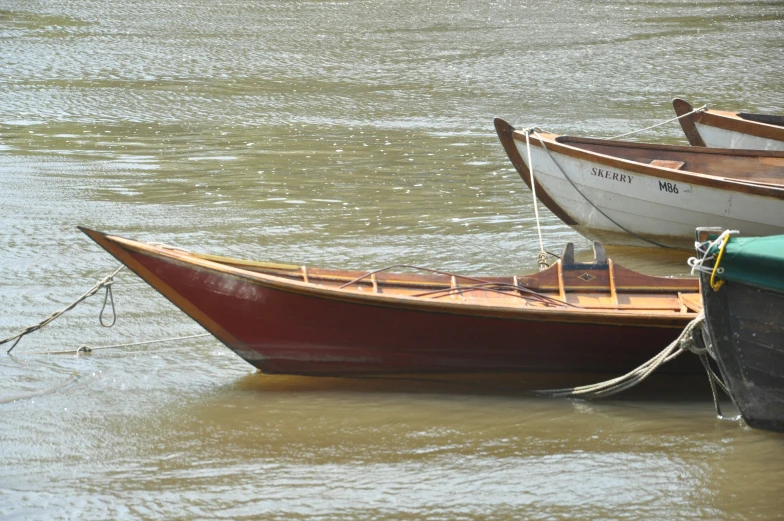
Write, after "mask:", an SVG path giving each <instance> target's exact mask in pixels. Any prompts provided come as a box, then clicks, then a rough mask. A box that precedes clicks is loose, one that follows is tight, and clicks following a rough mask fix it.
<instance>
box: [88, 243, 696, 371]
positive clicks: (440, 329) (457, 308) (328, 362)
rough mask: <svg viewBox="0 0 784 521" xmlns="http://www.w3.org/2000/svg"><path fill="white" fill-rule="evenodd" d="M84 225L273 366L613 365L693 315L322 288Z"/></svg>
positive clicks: (629, 361) (179, 301)
mask: <svg viewBox="0 0 784 521" xmlns="http://www.w3.org/2000/svg"><path fill="white" fill-rule="evenodd" d="M85 232H86V233H88V234H89V235H90V237H92V238H93V239H94V240H96V242H98V244H100V245H101V246H103V247H104V248H105V249H107V250H108V251H109V252H110V253H111V254H112V255H114V256H115V257H117V258H118V259H119V260H120V261H121V262H123V263H124V264H125V265H126V266H128V267H129V268H130V269H131V270H133V271H134V272H135V273H137V274H138V275H139V276H140V277H141V278H142V279H144V280H145V281H147V282H148V283H149V284H150V285H152V286H153V287H154V288H155V289H156V290H158V291H159V292H161V293H162V294H163V295H164V296H166V297H167V298H168V299H169V300H170V301H171V302H173V303H174V304H175V305H176V306H178V307H179V308H180V309H182V310H183V311H184V312H185V313H187V314H188V315H189V316H191V317H192V318H193V319H194V320H196V321H197V322H198V323H199V324H201V325H202V326H203V327H204V328H206V329H207V330H208V331H209V332H210V333H212V334H213V335H214V336H215V337H217V338H218V339H219V340H220V341H221V342H223V343H224V344H225V345H226V346H228V347H229V348H230V349H232V350H233V351H234V352H235V353H237V354H238V355H239V356H240V357H242V358H243V359H244V360H246V361H247V362H249V363H250V364H252V365H254V366H255V367H257V368H259V369H260V370H261V371H262V372H265V373H271V374H297V375H322V376H338V375H372V374H395V373H499V372H503V373H513V372H542V371H547V372H567V373H586V372H613V373H619V372H624V371H627V370H630V369H632V368H634V367H636V366H637V365H639V364H641V363H643V362H645V361H647V360H648V359H649V358H651V357H652V356H653V355H654V354H656V353H658V352H659V351H660V350H661V349H663V348H664V347H665V346H667V345H668V344H669V343H670V342H671V341H672V340H674V339H675V338H676V337H677V336H678V334H679V333H680V331H681V330H682V328H683V327H684V326H685V324H686V323H687V322H688V321H689V320H691V319H692V318H693V317H694V313H671V314H667V315H665V314H661V315H658V314H655V313H650V314H639V315H635V314H631V313H616V314H612V313H603V312H575V311H574V310H571V309H569V308H566V309H553V308H527V307H522V308H517V309H510V308H504V307H499V306H480V305H477V306H467V305H464V304H460V303H459V302H452V301H447V302H444V301H442V300H438V301H435V302H434V301H426V300H424V299H419V298H405V297H399V298H393V297H391V296H390V297H383V295H381V296H379V295H373V294H368V293H367V292H362V291H351V292H349V291H343V290H334V289H325V288H318V287H312V286H313V285H312V284H306V283H303V282H294V281H289V280H283V279H281V278H279V277H269V276H264V275H260V274H257V273H254V272H252V271H246V270H243V269H238V268H236V267H232V266H228V265H226V264H220V263H216V262H211V261H209V260H205V259H203V258H201V259H194V258H190V257H189V256H188V255H186V254H182V253H180V252H177V251H173V250H165V249H162V248H160V247H153V246H150V245H145V244H144V243H139V242H136V241H129V240H127V239H119V238H116V237H111V236H106V235H104V234H100V233H99V232H93V231H89V230H85ZM447 300H448V299H447ZM695 362H696V359H692V357H685V356H684V357H681V358H679V359H677V360H675V362H673V363H672V364H668V365H667V366H665V368H664V369H665V370H667V371H670V372H674V373H684V372H685V373H691V372H697V371H699V367H698V365H699V364H698V363H695Z"/></svg>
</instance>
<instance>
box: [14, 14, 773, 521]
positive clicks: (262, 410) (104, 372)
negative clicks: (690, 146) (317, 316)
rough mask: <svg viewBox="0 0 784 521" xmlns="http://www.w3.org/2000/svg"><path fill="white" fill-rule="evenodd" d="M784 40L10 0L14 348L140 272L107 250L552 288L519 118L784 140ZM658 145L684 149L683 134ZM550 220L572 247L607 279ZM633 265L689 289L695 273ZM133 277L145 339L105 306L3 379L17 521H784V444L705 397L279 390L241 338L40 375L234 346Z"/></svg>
mask: <svg viewBox="0 0 784 521" xmlns="http://www.w3.org/2000/svg"><path fill="white" fill-rule="evenodd" d="M783 30H784V6H782V4H781V3H780V2H764V1H753V2H715V1H710V2H697V3H682V2H671V1H669V2H667V1H661V2H655V1H632V2H626V1H606V2H580V1H564V0H557V1H555V2H549V3H541V2H504V1H497V2H482V1H474V0H465V1H459V2H458V1H444V2H421V1H402V2H380V1H378V0H364V1H363V0H358V1H345V2H329V1H297V0H287V1H278V2H251V1H247V0H243V1H224V2H208V1H204V0H190V1H188V0H186V1H176V2H175V1H171V0H156V1H150V0H138V1H126V2H94V1H90V0H81V1H79V0H73V1H71V0H47V1H38V0H24V1H22V0H3V1H0V338H5V337H7V336H10V335H12V334H15V333H16V332H18V331H19V330H21V329H23V328H24V327H26V326H29V325H31V324H35V323H37V322H39V321H41V320H42V319H44V318H45V317H46V316H48V315H49V314H50V313H52V312H53V311H55V310H57V309H60V308H62V307H64V306H66V305H68V304H70V303H71V302H73V301H74V300H75V299H76V298H77V297H79V295H81V294H82V293H83V292H84V291H86V290H87V289H88V288H89V287H91V286H92V285H93V283H94V282H96V281H97V280H99V279H100V278H102V277H103V276H105V275H107V274H108V273H110V272H111V271H112V270H114V269H115V268H116V266H117V264H116V262H115V261H114V259H112V258H111V257H110V256H109V255H108V254H106V253H105V252H104V251H102V250H100V249H99V247H98V246H97V245H95V244H94V243H92V242H91V241H89V240H88V239H87V238H86V237H85V236H84V235H82V234H81V233H80V232H79V231H78V230H77V229H76V226H77V225H83V226H88V227H91V228H96V229H100V230H104V231H108V232H112V233H115V234H118V235H123V236H128V237H134V238H140V239H144V240H150V241H157V242H164V243H167V244H172V245H176V246H179V247H182V248H187V249H191V250H196V251H202V252H208V253H215V254H221V255H230V256H235V257H243V258H250V259H257V260H271V261H280V262H291V263H298V264H306V265H310V266H325V267H342V268H354V269H366V268H367V269H371V268H378V267H382V266H388V265H392V264H396V263H406V264H418V265H423V266H429V267H432V268H436V269H441V270H448V271H454V272H459V273H463V274H480V273H484V274H497V275H508V274H513V273H520V274H522V273H525V272H528V271H535V270H536V253H537V251H538V249H539V245H538V239H537V229H536V220H535V218H534V210H533V203H532V199H531V194H530V192H529V191H528V190H527V188H526V187H525V185H524V184H523V183H522V181H521V180H520V179H519V177H518V175H517V173H516V172H515V171H514V169H513V168H512V166H511V164H510V163H509V161H508V159H507V158H506V156H505V155H504V152H503V149H502V148H501V146H500V144H499V142H498V140H497V137H496V136H495V133H494V129H493V122H492V120H493V117H495V116H501V117H504V118H505V119H507V120H509V121H510V122H511V123H513V124H515V125H516V126H520V127H523V126H531V125H536V126H539V127H542V128H546V129H548V130H552V131H555V132H559V133H564V134H575V135H590V136H597V137H602V136H603V137H609V136H613V135H618V134H622V133H624V132H629V131H632V130H636V129H641V128H645V127H648V126H651V125H654V124H656V123H659V122H662V121H665V120H667V119H669V118H671V117H673V116H674V113H673V111H672V107H671V105H670V102H671V99H672V98H673V97H676V96H678V97H683V98H685V99H687V100H689V101H692V102H693V103H694V104H695V105H701V104H704V103H708V104H709V105H710V106H711V107H714V108H719V109H727V110H733V109H743V110H746V111H749V112H764V113H779V114H784V94H783V93H782V81H781V80H782V78H783V77H784V66H782V63H783V62H782V58H784V51H783V49H784V46H782V41H783V40H782V35H783V34H784V32H783ZM634 139H638V140H650V141H656V142H667V143H683V144H685V139H684V138H683V136H682V132H681V130H680V127H679V126H678V125H677V123H675V122H672V123H669V124H666V125H663V126H660V127H656V128H653V129H650V130H647V131H645V132H642V133H640V134H637V135H635V136H634ZM539 210H540V214H541V227H542V233H543V238H544V244H545V248H546V249H547V250H549V251H554V252H558V251H560V250H561V249H562V248H563V246H564V244H565V243H566V242H570V241H571V242H574V243H575V245H576V246H577V248H578V250H579V252H580V255H581V256H582V257H583V258H589V257H590V243H589V242H588V241H587V240H585V239H583V238H582V237H580V236H579V235H577V234H575V233H574V232H573V231H572V230H570V229H569V228H568V227H566V226H565V225H563V224H562V223H561V222H560V221H559V220H558V219H557V218H556V217H554V216H553V215H552V214H550V213H549V212H548V211H547V210H546V209H544V208H543V207H541V206H540V208H539ZM609 253H610V255H611V256H612V257H613V258H614V259H615V260H616V262H619V263H621V264H623V265H625V266H627V267H630V268H633V269H636V270H639V271H643V272H646V273H651V274H658V275H686V274H687V273H688V269H687V267H686V264H685V261H686V257H687V256H688V255H687V254H681V253H671V252H658V251H649V250H643V249H609ZM118 279H119V281H118V282H117V284H116V285H115V289H114V295H115V302H116V307H117V314H118V318H117V323H116V325H115V326H114V327H112V328H108V329H107V328H102V327H101V326H100V324H99V321H98V315H99V312H100V310H101V306H102V304H103V299H102V294H99V295H96V296H94V297H92V298H90V299H89V300H87V301H86V302H85V303H83V304H81V305H80V306H78V307H76V308H75V309H74V310H72V311H70V312H69V313H67V314H66V315H65V316H63V317H62V318H60V319H58V320H57V321H55V322H53V323H52V324H50V325H49V326H47V327H46V328H44V329H43V330H41V331H38V332H35V333H32V334H31V335H29V336H27V337H25V338H23V339H22V341H21V342H20V343H19V345H18V346H17V347H16V348H15V349H14V351H13V353H12V356H5V355H3V356H0V418H2V421H0V463H2V464H1V465H0V517H4V518H8V519H118V520H124V519H220V518H227V519H324V520H327V519H406V520H408V519H412V520H413V519H445V520H453V519H509V520H512V519H515V520H516V519H543V520H544V519H577V518H583V519H706V520H707V519H711V520H713V519H728V520H730V519H731V520H735V519H780V518H781V517H782V515H784V514H783V512H784V499H782V497H783V496H784V494H783V493H784V485H782V483H784V438H783V437H782V436H780V435H776V434H772V433H766V432H762V431H754V430H751V429H749V428H748V427H746V426H745V425H743V424H742V423H741V422H723V421H719V420H717V419H715V414H714V413H713V405H712V400H711V397H710V392H709V389H708V386H707V380H706V379H705V378H704V377H702V376H700V377H697V378H689V379H673V378H655V379H654V381H652V382H649V383H646V384H645V385H644V386H643V387H642V388H640V389H637V390H635V391H632V392H631V393H629V394H626V395H620V396H618V397H615V398H613V399H609V400H605V401H597V402H580V401H558V400H545V399H535V398H530V397H528V396H526V395H524V394H523V393H522V392H521V389H526V388H538V387H552V386H557V384H558V381H559V379H558V378H557V377H555V376H541V375H540V376H532V377H530V378H528V379H525V380H520V379H514V378H490V379H479V378H472V379H466V380H464V381H460V382H443V381H440V379H436V378H433V377H427V376H422V377H417V378H406V379H399V378H397V379H336V378H334V379H333V378H321V379H318V378H316V379H314V378H303V377H282V376H275V377H272V376H267V375H262V374H257V373H255V372H254V370H253V368H252V367H251V366H249V365H248V364H246V363H245V362H243V361H242V360H240V359H239V358H238V357H236V356H235V355H234V354H233V353H231V352H230V351H229V350H228V349H227V348H225V347H223V346H222V345H221V344H220V343H218V342H217V341H216V340H215V339H213V338H212V337H195V338H188V339H183V340H178V341H173V342H166V343H159V344H143V345H132V346H126V347H119V348H110V349H96V350H94V351H93V353H92V354H90V355H82V356H74V355H70V354H69V355H44V354H39V353H42V352H47V351H59V350H69V349H70V350H74V349H77V348H78V347H79V346H81V345H90V346H93V347H101V346H111V345H117V344H135V343H138V342H145V341H148V340H155V339H162V338H171V337H182V336H189V335H198V334H200V333H203V330H201V329H200V328H199V327H198V326H197V325H196V324H195V323H193V322H192V321H190V320H189V319H188V318H187V317H186V316H185V315H184V314H182V313H181V312H180V311H178V310H177V309H175V308H174V307H173V306H172V305H171V304H170V303H169V302H168V301H166V300H165V299H164V298H163V297H161V296H159V295H158V294H156V293H155V292H154V291H153V290H152V289H150V288H149V287H147V286H145V285H144V284H143V283H141V282H140V281H139V280H138V279H135V277H134V276H133V275H132V274H129V273H128V272H123V273H121V275H120V276H119V277H118ZM557 342H558V339H553V345H556V344H557ZM3 347H4V348H7V347H8V346H7V345H6V346H3ZM547 347H548V346H543V348H547ZM662 347H664V346H662ZM4 351H5V349H4ZM684 356H685V355H684ZM724 405H725V407H726V409H727V410H728V411H730V412H732V407H731V406H730V405H729V404H726V403H725V404H724Z"/></svg>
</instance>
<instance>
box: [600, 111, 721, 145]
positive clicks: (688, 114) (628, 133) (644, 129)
mask: <svg viewBox="0 0 784 521" xmlns="http://www.w3.org/2000/svg"><path fill="white" fill-rule="evenodd" d="M705 110H708V106H707V105H703V106H702V107H698V108H696V109H694V110H692V111H691V112H687V113H686V114H681V115H680V116H677V117H675V118H670V119H668V120H667V121H662V122H661V123H657V124H655V125H651V126H650V127H645V128H641V129H640V130H633V131H632V132H627V133H626V134H619V135H617V136H613V137H609V138H600V139H619V138H622V137H626V136H631V135H632V134H639V133H640V132H645V131H646V130H650V129H652V128H656V127H661V126H662V125H666V124H667V123H671V122H673V121H678V120H679V119H681V118H685V117H686V116H691V115H692V114H695V113H697V112H702V111H705Z"/></svg>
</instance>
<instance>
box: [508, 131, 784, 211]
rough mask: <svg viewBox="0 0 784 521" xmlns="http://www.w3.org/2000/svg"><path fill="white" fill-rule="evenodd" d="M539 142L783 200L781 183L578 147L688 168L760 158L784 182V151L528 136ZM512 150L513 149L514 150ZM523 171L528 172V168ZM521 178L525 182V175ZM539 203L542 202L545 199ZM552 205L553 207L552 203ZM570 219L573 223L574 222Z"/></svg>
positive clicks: (597, 159)
mask: <svg viewBox="0 0 784 521" xmlns="http://www.w3.org/2000/svg"><path fill="white" fill-rule="evenodd" d="M507 125H508V124H507ZM498 126H499V125H498V124H496V128H498ZM512 138H513V139H514V140H516V141H519V142H521V143H525V135H524V134H523V133H522V132H519V131H513V132H512ZM542 142H544V143H545V145H546V147H547V150H548V151H550V152H557V153H559V154H563V155H566V156H569V157H574V158H577V159H582V160H587V161H593V162H596V163H601V164H602V165H605V166H610V167H615V168H620V169H624V170H629V171H632V172H637V173H640V174H643V175H647V176H653V177H659V178H664V179H670V180H673V181H679V182H683V183H689V184H695V185H701V186H707V187H711V188H718V189H722V190H727V191H732V192H743V193H747V194H752V195H760V196H764V197H772V198H775V199H781V200H784V182H782V184H781V185H780V186H779V185H775V184H772V183H771V184H759V183H755V182H754V181H753V180H751V179H749V180H743V179H733V178H731V177H729V176H727V177H720V176H717V175H711V174H703V173H700V172H694V171H687V170H675V169H671V168H664V167H658V166H653V165H650V164H645V163H642V162H637V161H634V160H630V159H624V158H621V157H617V156H613V155H608V154H602V153H598V152H593V151H590V150H586V149H584V148H580V147H579V146H577V145H584V146H592V145H595V146H601V147H607V148H614V149H617V150H625V151H637V152H639V151H646V152H651V153H652V155H657V154H658V155H660V156H662V159H673V158H676V157H682V158H687V160H686V161H685V163H686V164H687V167H686V168H688V165H689V159H691V162H692V163H694V162H695V161H694V158H700V161H703V162H710V161H711V160H714V161H718V160H721V159H726V158H729V160H732V158H759V159H760V160H761V161H764V160H766V159H767V160H769V161H770V162H771V163H773V165H772V166H771V169H773V168H776V169H777V171H778V169H780V170H781V172H782V180H783V181H784V152H776V151H762V150H732V149H721V148H695V147H684V146H677V145H656V144H646V143H633V142H627V141H610V140H602V139H590V138H578V137H572V136H560V135H557V134H550V133H537V134H536V135H534V136H531V137H529V143H530V145H531V146H536V147H539V148H544V146H543V145H542ZM505 148H506V147H505ZM514 148H515V150H516V147H514ZM515 155H516V156H517V158H520V160H522V158H521V156H520V154H519V152H517V153H516V154H515ZM510 159H511V157H510ZM525 172H526V173H527V168H526V170H525ZM733 172H734V171H732V170H728V174H733ZM523 177H524V180H525V176H523ZM766 179H767V178H766ZM526 183H527V181H526ZM543 192H544V191H543ZM537 196H539V192H538V191H537ZM542 202H543V203H544V200H543V201H542ZM553 204H554V205H555V203H553ZM555 206H557V205H555ZM548 208H549V206H548ZM551 210H552V209H551ZM561 211H562V212H565V211H564V210H563V209H561ZM554 213H555V212H554ZM571 220H572V221H574V219H571ZM567 224H568V223H567ZM575 224H576V223H575Z"/></svg>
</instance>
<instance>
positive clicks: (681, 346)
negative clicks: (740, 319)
mask: <svg viewBox="0 0 784 521" xmlns="http://www.w3.org/2000/svg"><path fill="white" fill-rule="evenodd" d="M708 339H709V335H708V333H707V330H706V327H705V313H704V311H700V312H699V313H698V314H697V316H696V317H695V318H694V319H693V320H692V321H691V322H689V323H688V324H687V325H686V327H685V328H683V331H681V334H680V335H678V338H676V339H675V340H673V341H672V342H671V343H670V345H668V346H667V347H666V348H664V350H662V351H661V352H660V353H659V354H657V355H656V356H654V357H653V358H651V359H650V360H648V361H647V362H645V363H644V364H642V365H641V366H639V367H637V368H636V369H633V370H632V371H630V372H628V373H626V374H625V375H623V376H619V377H617V378H613V379H611V380H607V381H604V382H599V383H595V384H591V385H583V386H579V387H566V388H562V389H544V390H538V391H534V392H533V393H534V394H536V395H539V396H547V397H550V398H581V399H585V400H592V399H596V398H604V397H607V396H612V395H614V394H618V393H620V392H623V391H626V390H627V389H630V388H632V387H634V386H635V385H637V384H639V383H640V382H642V381H643V380H645V379H646V378H648V377H649V376H650V375H651V374H653V372H654V371H656V369H658V368H659V367H661V366H662V365H664V364H666V363H667V362H669V361H671V360H674V359H675V358H677V357H678V356H680V355H681V354H682V353H684V352H686V351H688V352H690V353H694V354H695V355H697V356H698V357H699V359H700V362H702V365H703V367H704V368H705V372H706V373H707V375H708V383H709V384H710V388H711V394H712V396H713V405H714V409H715V410H716V416H717V418H718V419H720V420H728V421H737V420H738V419H740V415H737V416H732V417H725V416H724V415H722V413H721V406H720V405H719V398H718V393H717V392H716V388H717V387H718V388H719V389H721V390H722V391H723V392H724V394H725V395H727V396H729V397H730V398H731V395H730V392H729V390H728V389H727V386H726V385H725V384H724V382H723V381H722V379H721V377H719V376H718V375H717V374H716V373H715V372H714V371H713V369H712V368H711V366H710V362H709V360H708V355H709V353H710V350H711V344H710V343H709V340H708Z"/></svg>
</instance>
